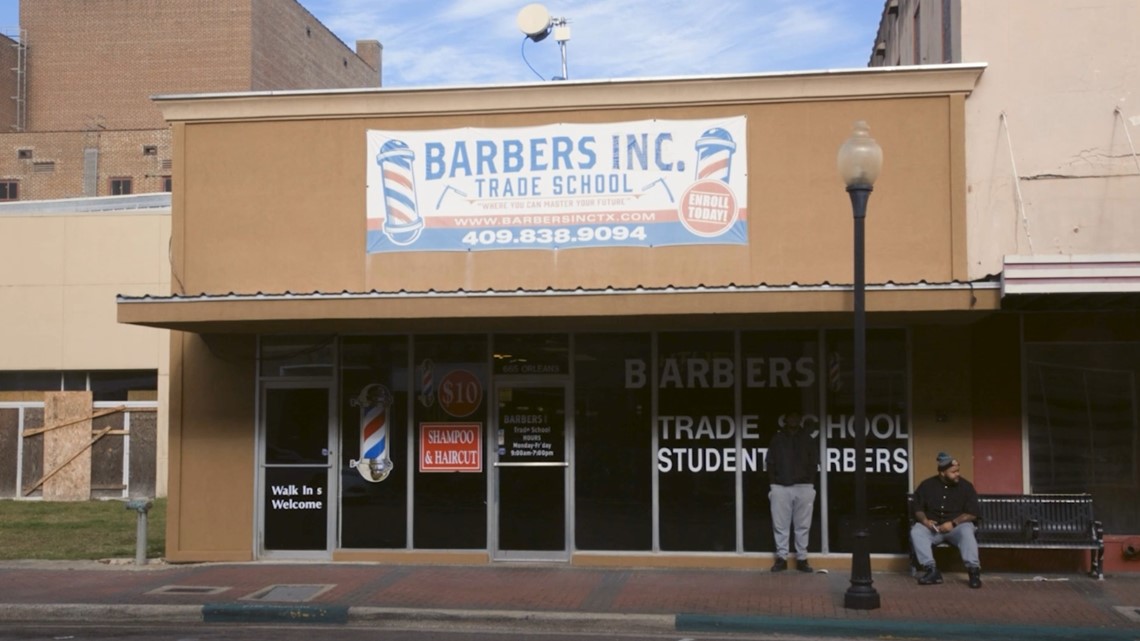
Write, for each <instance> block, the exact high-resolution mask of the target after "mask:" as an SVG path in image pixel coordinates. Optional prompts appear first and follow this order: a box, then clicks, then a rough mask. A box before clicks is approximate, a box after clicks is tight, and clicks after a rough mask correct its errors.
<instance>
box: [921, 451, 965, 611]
mask: <svg viewBox="0 0 1140 641" xmlns="http://www.w3.org/2000/svg"><path fill="white" fill-rule="evenodd" d="M977 516H978V493H977V491H975V490H974V485H973V484H972V483H970V482H969V481H967V480H966V479H964V478H962V472H961V470H960V468H959V467H958V461H957V459H955V458H954V457H952V456H950V455H949V454H947V453H946V452H939V454H938V475H937V476H932V477H930V478H928V479H926V480H925V481H923V482H922V483H920V484H919V485H918V487H917V488H915V490H914V526H913V527H911V529H910V545H911V548H912V549H914V554H915V556H916V557H917V558H918V563H919V565H921V566H922V567H923V569H925V570H926V574H924V575H923V576H922V577H920V578H919V579H918V584H919V585H934V584H935V583H942V573H941V572H939V571H938V566H937V565H935V563H934V550H933V548H934V546H935V545H938V544H939V543H942V542H943V541H945V542H947V543H950V544H951V545H953V546H954V547H956V548H958V552H959V553H960V554H961V555H962V563H964V564H965V565H966V571H967V573H969V575H970V587H971V588H980V587H982V569H981V564H980V563H979V562H978V541H977V539H976V538H975V537H974V521H975V520H976V519H977Z"/></svg>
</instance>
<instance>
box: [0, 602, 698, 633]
mask: <svg viewBox="0 0 1140 641" xmlns="http://www.w3.org/2000/svg"><path fill="white" fill-rule="evenodd" d="M0 621H4V622H9V621H59V622H73V621H79V622H83V623H89V622H92V621H103V622H119V621H132V622H136V623H137V622H148V623H285V624H307V623H320V624H352V623H373V624H381V625H383V624H387V625H401V624H410V623H416V624H426V625H435V626H440V627H443V626H448V625H458V624H463V625H465V626H479V625H485V626H496V627H511V628H530V629H536V628H537V629H543V630H554V631H557V630H559V629H565V628H566V627H567V626H572V627H573V629H574V630H575V631H594V632H613V631H623V632H672V631H674V630H676V621H675V617H674V616H673V615H667V614H660V615H654V614H612V613H604V612H531V611H524V610H428V609H418V608H382V607H367V606H353V607H349V606H340V605H311V604H293V605H287V604H269V603H208V604H205V605H131V604H90V603H56V604H19V603H15V604H0Z"/></svg>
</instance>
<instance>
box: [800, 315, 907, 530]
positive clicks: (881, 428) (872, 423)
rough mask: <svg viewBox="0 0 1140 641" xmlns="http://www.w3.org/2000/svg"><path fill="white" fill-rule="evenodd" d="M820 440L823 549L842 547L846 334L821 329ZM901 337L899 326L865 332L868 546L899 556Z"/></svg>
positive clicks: (848, 423) (851, 518) (903, 408)
mask: <svg viewBox="0 0 1140 641" xmlns="http://www.w3.org/2000/svg"><path fill="white" fill-rule="evenodd" d="M824 350H825V359H826V361H827V363H826V371H827V374H826V390H827V416H825V417H823V420H822V428H823V436H824V442H825V444H826V456H825V457H824V461H825V462H826V466H827V483H828V487H827V490H828V491H827V499H828V501H827V508H828V532H829V535H830V536H829V537H828V538H829V543H830V550H831V551H832V552H850V551H851V546H852V537H851V534H852V532H853V531H854V524H855V465H856V461H855V449H854V448H855V431H854V423H853V420H854V419H853V416H852V413H853V412H854V407H855V399H854V394H852V391H853V390H852V388H853V385H852V369H851V354H852V341H851V333H850V332H846V331H831V332H827V333H826V336H825V343H824ZM906 363H907V357H906V334H905V333H904V332H903V331H902V330H868V331H867V379H866V383H867V399H866V410H867V429H868V432H867V439H866V459H865V460H864V466H865V467H864V470H865V471H866V477H865V478H866V487H867V512H868V519H869V521H870V527H871V546H872V547H871V551H872V552H888V553H900V552H905V551H906V550H908V549H909V544H908V542H907V521H908V516H907V514H906V494H907V492H908V490H909V481H908V472H909V469H910V461H909V440H910V426H909V424H908V422H907V416H908V408H907V394H908V389H907V381H908V378H907V368H906Z"/></svg>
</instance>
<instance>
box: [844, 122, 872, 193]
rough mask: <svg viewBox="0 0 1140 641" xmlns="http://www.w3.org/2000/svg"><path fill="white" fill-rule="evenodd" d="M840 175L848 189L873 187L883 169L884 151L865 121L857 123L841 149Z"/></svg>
mask: <svg viewBox="0 0 1140 641" xmlns="http://www.w3.org/2000/svg"><path fill="white" fill-rule="evenodd" d="M836 160H837V164H838V166H839V175H840V177H842V178H843V182H844V183H845V184H846V185H847V186H848V187H856V186H858V187H872V186H873V185H874V184H875V180H876V179H878V177H879V170H881V169H882V168H883V149H882V148H881V147H879V143H877V142H875V139H874V138H872V137H871V128H870V127H869V126H868V125H867V121H865V120H857V121H855V124H854V126H852V129H851V135H850V136H849V137H848V138H847V140H845V141H843V144H842V145H840V147H839V156H838V157H837V159H836Z"/></svg>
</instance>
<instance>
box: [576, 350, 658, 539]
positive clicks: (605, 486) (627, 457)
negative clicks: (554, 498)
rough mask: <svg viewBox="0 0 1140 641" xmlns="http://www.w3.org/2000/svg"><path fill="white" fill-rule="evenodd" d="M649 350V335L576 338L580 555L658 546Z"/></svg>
mask: <svg viewBox="0 0 1140 641" xmlns="http://www.w3.org/2000/svg"><path fill="white" fill-rule="evenodd" d="M651 345H652V344H651V342H650V335H649V334H579V335H577V336H575V337H574V404H575V409H574V446H575V456H574V461H575V465H574V485H575V487H574V495H575V504H574V505H575V519H574V522H575V534H574V540H575V543H576V545H577V548H578V549H580V550H650V549H652V547H653V467H652V466H653V460H654V458H653V456H652V432H653V428H652V424H651V420H652V412H651V407H652V389H651V387H650V385H649V384H648V372H649V364H650V363H651V362H652V359H651V356H652V352H651ZM627 368H628V370H627ZM627 371H629V372H631V373H630V374H628V375H627ZM637 372H640V375H638V374H637Z"/></svg>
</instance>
